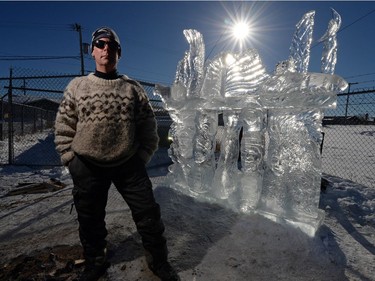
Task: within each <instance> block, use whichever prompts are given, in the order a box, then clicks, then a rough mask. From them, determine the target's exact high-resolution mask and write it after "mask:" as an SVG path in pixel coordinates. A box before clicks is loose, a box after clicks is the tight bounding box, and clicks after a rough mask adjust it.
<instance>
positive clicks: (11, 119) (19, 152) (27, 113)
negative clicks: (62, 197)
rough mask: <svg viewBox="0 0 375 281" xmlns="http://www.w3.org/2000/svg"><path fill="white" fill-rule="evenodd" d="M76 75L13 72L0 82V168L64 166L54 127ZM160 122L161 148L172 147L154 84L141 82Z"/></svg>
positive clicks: (168, 123)
mask: <svg viewBox="0 0 375 281" xmlns="http://www.w3.org/2000/svg"><path fill="white" fill-rule="evenodd" d="M76 76H77V75H48V74H46V73H36V71H34V70H29V69H14V70H11V72H10V75H9V77H4V78H0V87H1V88H0V90H1V91H3V93H1V92H0V93H1V96H0V150H1V155H0V164H1V165H4V164H13V165H33V166H36V165H40V166H54V165H61V163H60V158H59V156H58V154H57V152H56V150H55V145H54V133H53V126H54V122H55V117H56V113H57V110H58V107H59V104H60V102H61V99H62V96H63V92H64V89H65V87H66V86H67V85H68V83H69V82H70V81H71V80H72V79H73V78H74V77H76ZM140 83H141V84H142V85H143V87H144V89H145V90H146V92H147V93H148V95H149V97H150V101H151V104H152V106H153V108H154V110H155V114H156V116H157V119H158V125H159V127H158V132H159V137H160V144H159V145H160V146H167V145H169V143H168V139H167V135H168V129H169V125H170V123H171V121H170V118H169V115H168V113H167V112H166V111H165V110H164V109H163V105H162V102H161V101H160V99H159V98H158V97H157V96H154V95H153V89H154V84H151V83H146V82H142V81H140Z"/></svg>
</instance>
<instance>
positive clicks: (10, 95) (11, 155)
mask: <svg viewBox="0 0 375 281" xmlns="http://www.w3.org/2000/svg"><path fill="white" fill-rule="evenodd" d="M12 78H13V69H12V68H10V73H9V88H8V102H9V116H8V141H9V142H8V152H9V153H8V162H9V164H13V160H14V141H13V133H14V132H13V93H12V84H13V83H12Z"/></svg>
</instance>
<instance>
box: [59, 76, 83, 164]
mask: <svg viewBox="0 0 375 281" xmlns="http://www.w3.org/2000/svg"><path fill="white" fill-rule="evenodd" d="M71 84H72V83H70V84H69V85H68V87H67V88H66V89H65V92H64V96H63V100H62V101H61V104H60V106H59V110H58V112H57V115H56V121H55V144H56V150H57V151H58V153H59V154H60V156H61V162H62V163H63V165H68V163H69V162H70V161H71V160H72V159H73V157H74V152H73V150H72V149H71V144H72V141H73V138H74V136H75V133H76V125H77V121H78V116H77V112H76V106H75V102H74V98H73V95H72V87H71Z"/></svg>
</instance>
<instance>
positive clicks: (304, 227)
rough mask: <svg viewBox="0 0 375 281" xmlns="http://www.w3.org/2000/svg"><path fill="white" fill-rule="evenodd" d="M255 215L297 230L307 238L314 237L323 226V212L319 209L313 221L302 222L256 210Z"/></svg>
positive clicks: (311, 219) (310, 219)
mask: <svg viewBox="0 0 375 281" xmlns="http://www.w3.org/2000/svg"><path fill="white" fill-rule="evenodd" d="M256 213H258V214H259V215H261V216H263V217H265V218H267V219H269V220H271V221H274V222H276V223H279V224H283V225H288V226H292V227H295V228H299V229H300V230H301V231H302V232H303V233H305V234H307V235H308V236H309V237H314V236H315V233H316V231H317V230H318V228H319V227H320V226H321V225H322V224H323V221H324V218H325V212H324V211H323V210H320V209H319V210H318V212H317V217H316V218H315V219H314V218H309V219H307V220H303V221H302V220H292V219H289V218H284V217H280V216H278V215H276V214H273V213H269V212H265V211H262V210H257V211H256Z"/></svg>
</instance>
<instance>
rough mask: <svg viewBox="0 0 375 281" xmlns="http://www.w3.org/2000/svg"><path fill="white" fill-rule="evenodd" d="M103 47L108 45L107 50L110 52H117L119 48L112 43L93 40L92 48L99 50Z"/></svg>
mask: <svg viewBox="0 0 375 281" xmlns="http://www.w3.org/2000/svg"><path fill="white" fill-rule="evenodd" d="M105 45H108V48H110V49H111V50H117V49H118V48H119V46H118V44H117V43H116V42H113V41H108V42H107V41H103V40H95V42H94V46H95V47H97V48H99V49H104V47H105Z"/></svg>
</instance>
